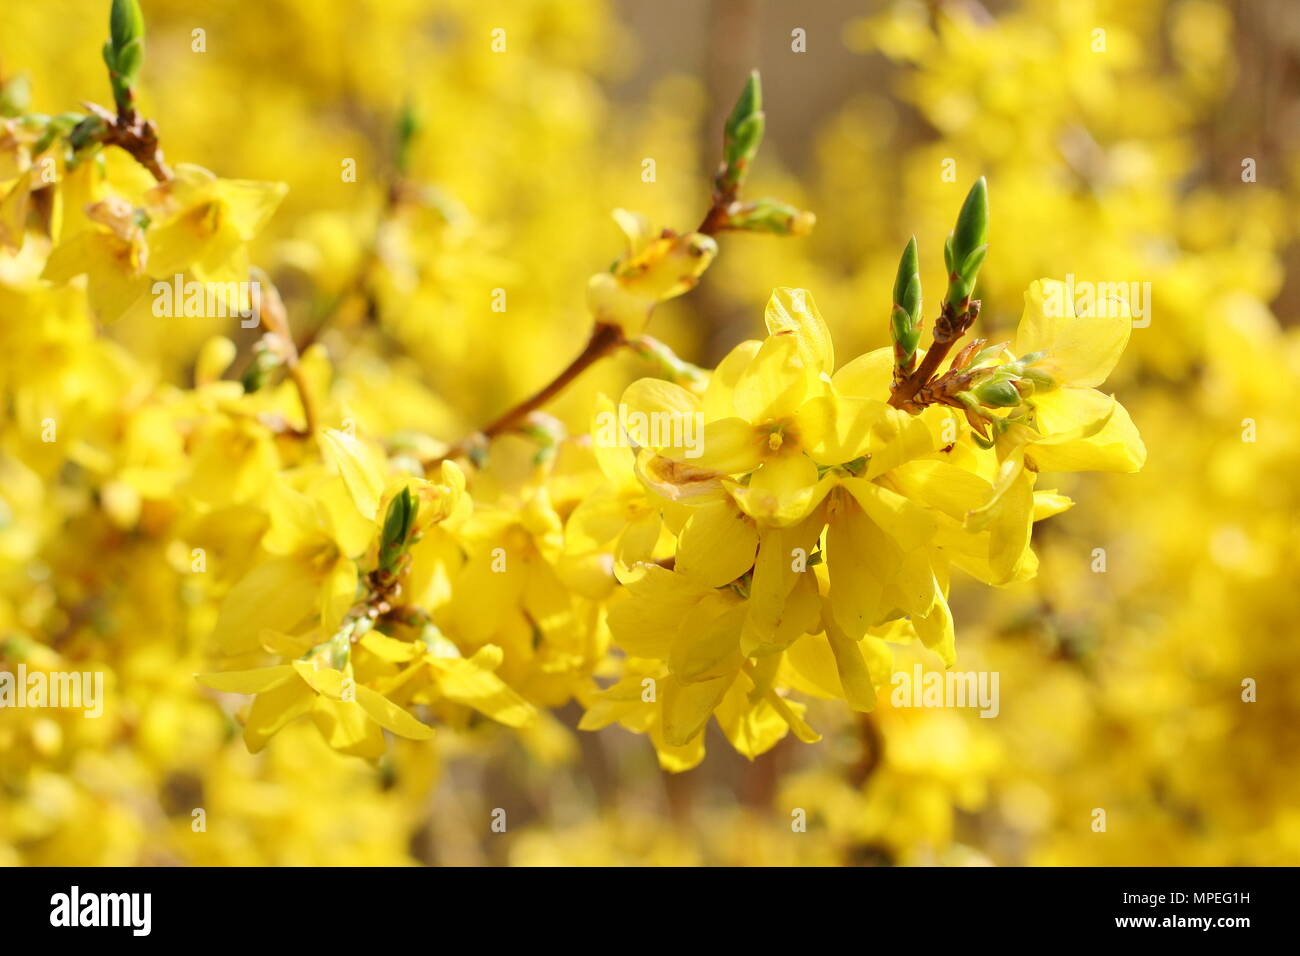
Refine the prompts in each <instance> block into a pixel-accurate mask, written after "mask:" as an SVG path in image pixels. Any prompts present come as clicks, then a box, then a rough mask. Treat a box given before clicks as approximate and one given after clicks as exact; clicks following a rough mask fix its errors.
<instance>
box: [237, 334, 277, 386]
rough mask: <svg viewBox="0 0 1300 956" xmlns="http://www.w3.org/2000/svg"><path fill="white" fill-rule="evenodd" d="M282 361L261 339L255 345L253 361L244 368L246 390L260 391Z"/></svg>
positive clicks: (243, 381)
mask: <svg viewBox="0 0 1300 956" xmlns="http://www.w3.org/2000/svg"><path fill="white" fill-rule="evenodd" d="M282 361H283V360H282V359H281V358H280V356H279V355H277V354H276V353H275V350H274V349H271V348H268V347H267V345H266V344H265V342H264V341H263V340H259V341H258V342H257V344H255V345H254V346H253V361H251V362H250V363H248V368H246V369H245V370H244V376H243V378H242V379H241V381H242V383H243V386H244V391H245V392H247V393H249V394H252V393H253V392H256V391H260V390H261V389H262V388H263V387H264V386H265V385H266V382H267V379H269V378H270V376H271V372H272V371H274V370H275V369H277V368H279V367H280V365H281V364H282Z"/></svg>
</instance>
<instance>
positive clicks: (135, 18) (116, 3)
mask: <svg viewBox="0 0 1300 956" xmlns="http://www.w3.org/2000/svg"><path fill="white" fill-rule="evenodd" d="M108 31H109V36H110V37H112V40H113V49H114V51H116V52H117V53H118V54H119V56H120V55H121V52H122V51H123V50H125V49H126V48H127V47H128V46H129V45H131V44H132V43H139V44H143V43H144V14H143V13H142V12H141V10H140V0H113V10H112V13H110V14H109V18H108Z"/></svg>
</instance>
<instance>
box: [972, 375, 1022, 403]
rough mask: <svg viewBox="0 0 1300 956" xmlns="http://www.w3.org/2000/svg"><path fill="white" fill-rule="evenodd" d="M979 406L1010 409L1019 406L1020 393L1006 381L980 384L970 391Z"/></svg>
mask: <svg viewBox="0 0 1300 956" xmlns="http://www.w3.org/2000/svg"><path fill="white" fill-rule="evenodd" d="M971 391H972V392H973V393H974V395H975V398H976V399H977V400H978V401H979V402H980V404H981V405H988V406H990V407H992V408H1011V407H1012V406H1015V405H1019V404H1020V392H1019V391H1018V390H1017V389H1016V387H1015V385H1013V384H1012V383H1011V382H1010V381H1008V380H1006V379H1002V380H1000V381H999V380H993V381H988V382H981V383H980V384H979V385H976V386H975V387H974V388H973V389H972V390H971Z"/></svg>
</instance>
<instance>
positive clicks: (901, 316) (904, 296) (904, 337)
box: [890, 236, 921, 368]
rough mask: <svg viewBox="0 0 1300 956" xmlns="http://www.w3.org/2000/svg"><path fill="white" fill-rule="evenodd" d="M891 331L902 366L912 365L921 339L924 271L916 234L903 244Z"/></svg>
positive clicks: (896, 282)
mask: <svg viewBox="0 0 1300 956" xmlns="http://www.w3.org/2000/svg"><path fill="white" fill-rule="evenodd" d="M890 333H891V335H892V337H893V340H894V356H895V360H896V362H897V364H898V365H899V367H901V368H908V367H910V365H911V363H912V360H913V359H914V357H915V356H916V347H917V345H918V344H919V343H920V341H921V272H920V264H919V258H918V256H917V251H916V237H915V236H913V237H912V238H911V239H909V240H908V242H907V245H906V246H904V247H903V255H902V257H901V258H900V259H899V260H898V274H897V276H896V277H895V278H894V306H893V309H892V310H891V312H890Z"/></svg>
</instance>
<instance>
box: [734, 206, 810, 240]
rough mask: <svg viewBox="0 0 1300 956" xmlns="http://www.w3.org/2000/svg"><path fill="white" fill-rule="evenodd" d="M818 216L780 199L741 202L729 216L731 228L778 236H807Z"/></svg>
mask: <svg viewBox="0 0 1300 956" xmlns="http://www.w3.org/2000/svg"><path fill="white" fill-rule="evenodd" d="M816 222H817V217H816V216H815V215H813V214H812V213H810V212H806V211H804V210H802V209H796V208H795V207H794V206H791V205H790V204H789V203H784V202H781V201H780V200H779V199H755V200H753V201H752V202H745V203H741V204H740V205H739V206H738V207H736V209H735V211H733V212H731V213H730V214H729V216H728V218H727V227H728V228H729V229H739V230H744V231H746V232H770V233H772V234H773V235H777V236H806V235H808V234H809V233H810V232H812V228H813V225H814V224H815V223H816Z"/></svg>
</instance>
